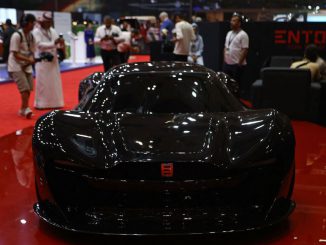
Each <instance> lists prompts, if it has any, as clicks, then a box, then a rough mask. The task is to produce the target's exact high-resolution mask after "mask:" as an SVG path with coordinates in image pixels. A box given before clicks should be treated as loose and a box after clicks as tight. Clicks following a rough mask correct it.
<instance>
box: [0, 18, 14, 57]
mask: <svg viewBox="0 0 326 245" xmlns="http://www.w3.org/2000/svg"><path fill="white" fill-rule="evenodd" d="M4 26H5V29H4V32H3V55H2V60H3V62H5V63H6V62H7V61H8V57H9V46H10V38H11V35H12V34H13V33H14V32H15V31H16V28H15V27H14V26H13V25H12V23H11V20H10V19H7V20H6V23H5V25H4Z"/></svg>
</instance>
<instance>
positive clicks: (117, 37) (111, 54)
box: [94, 15, 123, 72]
mask: <svg viewBox="0 0 326 245" xmlns="http://www.w3.org/2000/svg"><path fill="white" fill-rule="evenodd" d="M103 23H104V24H103V25H102V26H100V27H98V28H97V30H96V33H95V38H94V42H95V43H96V44H99V45H100V47H101V57H102V60H103V66H104V71H105V72H106V71H107V70H109V69H110V68H111V67H113V66H116V65H119V64H120V63H121V61H120V56H119V53H118V50H117V45H118V43H120V42H122V41H123V39H122V38H121V29H120V28H119V27H118V26H116V25H113V19H112V18H111V17H110V16H108V15H107V16H105V17H104V19H103Z"/></svg>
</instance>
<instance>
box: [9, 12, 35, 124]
mask: <svg viewBox="0 0 326 245" xmlns="http://www.w3.org/2000/svg"><path fill="white" fill-rule="evenodd" d="M35 21H36V18H35V16H34V15H32V14H26V15H23V16H22V18H21V20H20V27H21V29H19V30H18V31H17V32H15V33H13V34H12V36H11V39H10V53H9V58H8V73H9V75H10V77H11V78H12V79H13V80H14V81H15V82H16V84H17V87H18V90H19V93H20V97H21V106H20V109H19V111H18V115H20V116H23V117H26V118H28V119H29V118H31V117H32V113H33V112H32V110H31V109H30V108H29V97H30V94H31V91H33V75H32V72H33V69H32V64H34V62H35V60H34V56H33V52H34V38H33V35H32V30H33V28H34V24H35Z"/></svg>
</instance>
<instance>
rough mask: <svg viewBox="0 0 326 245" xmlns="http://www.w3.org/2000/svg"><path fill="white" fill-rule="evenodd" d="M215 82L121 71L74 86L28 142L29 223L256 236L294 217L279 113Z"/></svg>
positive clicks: (128, 68) (142, 66) (287, 137)
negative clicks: (32, 193)
mask: <svg viewBox="0 0 326 245" xmlns="http://www.w3.org/2000/svg"><path fill="white" fill-rule="evenodd" d="M236 89H237V87H236V84H235V82H234V81H233V80H232V79H230V78H229V77H228V76H227V75H225V74H224V73H220V72H218V73H215V72H214V71H212V70H209V69H207V68H205V67H202V66H198V65H193V64H188V63H182V62H148V63H134V64H123V65H120V66H117V67H115V68H113V69H111V70H110V71H108V72H107V73H103V74H102V73H95V74H93V75H91V76H89V77H87V78H86V79H84V80H83V81H82V82H81V83H80V90H79V97H80V103H79V105H78V106H77V107H76V108H75V109H74V110H69V111H59V110H56V111H52V112H50V113H48V114H46V115H44V116H42V117H41V118H40V119H39V120H38V121H37V123H36V125H35V129H34V134H33V153H34V164H35V175H36V176H35V178H36V192H37V198H38V202H37V203H36V204H35V206H34V210H35V212H36V213H37V215H38V216H39V217H40V218H41V219H43V220H45V221H46V222H48V223H50V224H52V225H54V226H56V227H60V228H63V229H67V230H71V231H80V232H87V233H99V234H120V235H155V234H208V233H222V232H237V231H248V230H257V229H261V228H264V227H268V226H271V225H274V224H276V223H278V222H280V221H281V220H283V219H285V218H286V217H287V216H288V215H289V214H290V213H291V212H292V211H293V209H294V207H295V203H294V202H293V201H292V200H291V196H292V190H293V185H294V176H295V175H294V172H295V165H294V150H295V138H294V133H293V129H292V127H291V123H290V121H289V119H288V117H287V116H285V115H284V114H282V113H280V112H278V111H276V110H274V109H263V110H250V109H247V108H246V107H245V106H244V105H242V103H241V102H240V101H239V100H238V99H237V98H236V96H234V95H233V93H232V92H231V91H234V92H236V91H235V90H236Z"/></svg>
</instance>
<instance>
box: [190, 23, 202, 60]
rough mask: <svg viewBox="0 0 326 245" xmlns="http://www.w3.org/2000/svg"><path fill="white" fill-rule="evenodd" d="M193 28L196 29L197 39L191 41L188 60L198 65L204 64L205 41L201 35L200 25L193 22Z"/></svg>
mask: <svg viewBox="0 0 326 245" xmlns="http://www.w3.org/2000/svg"><path fill="white" fill-rule="evenodd" d="M192 28H193V29H194V32H195V36H196V39H195V40H192V41H191V45H190V53H189V56H188V62H192V63H195V64H198V65H204V59H203V51H204V41H203V38H202V36H201V35H199V32H198V25H197V24H196V23H192Z"/></svg>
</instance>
